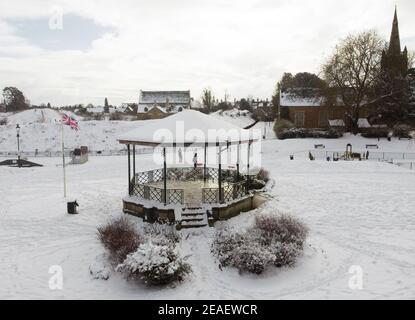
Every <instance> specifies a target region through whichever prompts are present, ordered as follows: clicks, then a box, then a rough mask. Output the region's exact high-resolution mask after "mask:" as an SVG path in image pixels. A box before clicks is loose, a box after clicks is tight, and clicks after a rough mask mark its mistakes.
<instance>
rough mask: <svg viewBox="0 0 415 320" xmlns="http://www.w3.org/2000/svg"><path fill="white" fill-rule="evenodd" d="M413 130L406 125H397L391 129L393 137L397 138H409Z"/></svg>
mask: <svg viewBox="0 0 415 320" xmlns="http://www.w3.org/2000/svg"><path fill="white" fill-rule="evenodd" d="M413 130H414V129H412V127H411V126H408V125H407V124H397V125H395V126H394V127H393V135H394V136H395V137H398V138H407V139H410V138H411V132H412V131H413Z"/></svg>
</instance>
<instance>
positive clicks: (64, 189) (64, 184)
mask: <svg viewBox="0 0 415 320" xmlns="http://www.w3.org/2000/svg"><path fill="white" fill-rule="evenodd" d="M61 123H62V165H63V197H64V198H66V170H65V144H64V139H63V120H61Z"/></svg>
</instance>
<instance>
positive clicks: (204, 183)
mask: <svg viewBox="0 0 415 320" xmlns="http://www.w3.org/2000/svg"><path fill="white" fill-rule="evenodd" d="M259 136H260V135H258V134H255V133H254V132H252V131H250V130H245V129H241V128H240V127H237V126H235V125H233V124H230V123H228V122H226V121H223V120H219V119H217V118H214V117H212V116H209V115H206V114H203V113H201V112H199V111H194V110H185V111H183V112H180V113H178V114H176V115H173V116H170V117H167V118H164V119H160V120H157V121H149V122H148V123H146V124H144V125H141V126H140V127H139V128H137V129H135V130H133V131H131V132H128V133H126V134H124V135H122V136H121V137H119V139H118V140H119V142H120V143H121V144H125V145H126V146H127V151H128V196H127V197H125V198H124V200H123V210H124V212H125V213H130V214H133V215H136V216H140V217H142V218H143V219H144V220H146V221H149V222H155V221H159V222H167V223H176V224H178V226H180V227H199V226H206V225H207V224H208V223H209V224H210V225H212V224H213V223H214V221H216V220H223V219H228V218H230V217H233V216H235V215H237V214H239V213H240V212H243V211H248V210H251V209H253V207H254V201H253V194H252V193H251V192H249V190H248V185H249V183H248V182H249V176H250V149H251V145H252V144H253V143H254V142H256V141H258V140H259V139H260V138H259ZM137 145H139V146H147V147H153V148H160V150H161V154H162V163H163V167H162V168H156V169H153V170H148V171H140V172H137V171H136V167H137V166H136V150H135V148H136V146H137ZM242 145H245V146H246V150H247V152H246V153H245V155H244V156H245V157H246V158H245V160H246V162H245V163H246V168H245V170H244V172H241V171H240V160H241V157H242V155H241V149H242V148H241V146H242ZM189 148H190V149H192V148H199V149H203V151H204V152H203V163H199V165H197V166H184V165H177V164H176V165H170V164H169V165H168V164H167V162H168V161H167V153H168V152H169V151H170V152H173V153H174V154H175V153H176V151H177V150H178V149H181V150H185V149H189ZM212 148H215V154H216V156H215V160H217V161H214V162H215V163H214V164H213V165H208V156H207V154H208V150H212ZM232 148H233V149H234V150H235V151H236V153H237V154H236V163H235V166H232V168H229V167H228V168H226V169H225V168H223V166H222V161H223V160H222V153H223V152H224V151H226V150H227V151H229V150H230V149H232ZM181 150H180V152H181Z"/></svg>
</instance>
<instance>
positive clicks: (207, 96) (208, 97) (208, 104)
mask: <svg viewBox="0 0 415 320" xmlns="http://www.w3.org/2000/svg"><path fill="white" fill-rule="evenodd" d="M202 104H203V106H204V107H205V108H206V109H207V110H208V111H209V112H211V111H213V107H214V104H215V96H213V94H212V90H211V89H210V88H206V89H203V93H202Z"/></svg>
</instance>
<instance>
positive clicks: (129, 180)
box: [127, 144, 131, 195]
mask: <svg viewBox="0 0 415 320" xmlns="http://www.w3.org/2000/svg"><path fill="white" fill-rule="evenodd" d="M130 153H131V152H130V145H129V144H127V154H128V194H129V195H131V163H130V162H131V159H130V157H131V155H130Z"/></svg>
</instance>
